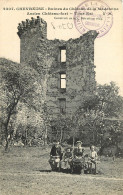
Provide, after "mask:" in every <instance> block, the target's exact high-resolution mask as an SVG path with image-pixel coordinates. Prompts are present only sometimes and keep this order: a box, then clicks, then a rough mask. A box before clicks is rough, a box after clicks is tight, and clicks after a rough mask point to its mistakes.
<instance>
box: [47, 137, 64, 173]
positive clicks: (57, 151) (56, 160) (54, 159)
mask: <svg viewBox="0 0 123 195" xmlns="http://www.w3.org/2000/svg"><path fill="white" fill-rule="evenodd" d="M62 156H63V152H62V147H61V146H60V145H59V142H58V141H54V144H53V146H52V148H51V151H50V160H49V163H50V166H51V168H52V170H53V169H54V168H53V167H54V165H55V167H56V168H59V170H60V167H61V163H60V161H61V160H62Z"/></svg>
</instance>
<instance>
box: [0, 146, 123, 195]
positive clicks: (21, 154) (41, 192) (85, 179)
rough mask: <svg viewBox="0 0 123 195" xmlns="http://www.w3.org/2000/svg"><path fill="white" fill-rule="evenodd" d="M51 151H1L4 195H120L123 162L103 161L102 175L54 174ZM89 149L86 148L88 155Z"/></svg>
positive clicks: (1, 191)
mask: <svg viewBox="0 0 123 195" xmlns="http://www.w3.org/2000/svg"><path fill="white" fill-rule="evenodd" d="M49 151H50V149H49V148H41V147H28V148H25V147H22V148H21V147H14V148H10V151H8V152H7V153H5V152H4V150H3V148H1V149H0V195H16V194H17V195H22V194H23V195H34V194H35V195H82V194H84V195H90V194H93V195H96V194H100V195H107V194H108V195H110V194H111V195H120V194H123V159H120V158H117V159H115V160H113V158H109V157H101V161H100V164H99V165H98V166H99V174H98V175H90V174H83V175H77V174H69V173H68V174H67V173H61V172H60V173H58V172H51V171H50V166H49V163H48V159H49ZM86 152H88V148H85V153H86Z"/></svg>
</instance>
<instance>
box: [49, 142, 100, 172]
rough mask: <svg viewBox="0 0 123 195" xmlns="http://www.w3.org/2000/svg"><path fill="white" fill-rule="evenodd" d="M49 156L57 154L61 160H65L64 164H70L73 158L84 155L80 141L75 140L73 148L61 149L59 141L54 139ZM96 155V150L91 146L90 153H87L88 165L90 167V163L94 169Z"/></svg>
mask: <svg viewBox="0 0 123 195" xmlns="http://www.w3.org/2000/svg"><path fill="white" fill-rule="evenodd" d="M50 156H51V157H52V156H59V157H60V161H61V162H65V163H66V164H69V165H70V163H71V160H72V159H73V158H75V159H77V158H79V157H83V156H84V148H83V147H82V142H81V141H77V142H76V146H75V147H74V148H67V149H66V150H65V151H63V148H62V147H61V145H60V143H59V142H58V141H54V143H53V146H52V148H51V152H50ZM97 157H98V156H97V152H96V151H95V147H94V146H91V147H90V154H88V167H89V168H90V169H91V168H92V165H94V166H95V170H96V161H97Z"/></svg>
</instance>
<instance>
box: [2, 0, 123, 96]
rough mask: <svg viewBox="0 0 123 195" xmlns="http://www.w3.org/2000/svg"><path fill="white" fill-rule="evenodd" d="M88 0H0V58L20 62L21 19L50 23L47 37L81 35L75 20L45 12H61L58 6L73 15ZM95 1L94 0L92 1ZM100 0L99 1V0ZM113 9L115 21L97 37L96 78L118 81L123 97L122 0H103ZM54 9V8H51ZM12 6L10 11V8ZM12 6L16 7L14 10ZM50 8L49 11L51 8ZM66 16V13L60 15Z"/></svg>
mask: <svg viewBox="0 0 123 195" xmlns="http://www.w3.org/2000/svg"><path fill="white" fill-rule="evenodd" d="M84 1H85V0H76V1H74V0H57V1H56V0H47V1H46V0H35V1H32V0H21V1H20V0H9V1H8V0H0V57H5V58H7V59H10V60H12V61H15V62H20V39H19V37H18V35H17V26H18V23H20V22H21V21H25V20H26V19H30V18H31V17H34V18H36V17H37V15H29V14H30V13H33V14H35V13H37V14H40V17H41V18H43V19H44V20H45V21H46V22H47V26H48V27H47V29H48V31H47V33H48V35H47V38H48V39H55V38H57V39H63V40H68V39H70V38H78V37H80V36H81V35H82V34H81V33H80V32H79V31H78V30H77V28H76V26H75V25H74V20H73V18H72V19H69V17H68V19H58V18H57V19H55V18H54V17H55V16H54V15H46V14H45V12H46V13H47V12H51V13H54V12H56V13H58V12H61V10H56V9H58V8H62V9H63V8H68V10H67V9H66V10H64V11H62V12H66V13H68V16H71V17H73V15H74V10H73V8H75V7H78V5H80V4H81V3H83V2H84ZM90 1H93V0H90ZM98 1H100V0H98ZM103 2H104V3H106V4H107V5H108V6H109V7H110V8H118V9H117V10H112V14H113V24H112V27H111V29H110V30H109V32H108V33H107V34H105V35H104V36H102V37H100V38H97V39H96V40H95V48H94V65H95V66H96V69H95V71H96V80H97V82H98V83H100V84H105V83H107V84H108V83H109V82H111V81H114V82H116V84H117V85H118V86H119V88H120V95H122V96H123V7H122V3H121V0H103ZM22 7H40V8H41V7H43V8H44V10H36V11H27V10H21V8H22ZM51 8H52V9H54V8H55V9H54V10H51ZM8 9H9V10H8ZM12 9H13V10H12ZM45 9H47V10H46V11H45ZM48 9H49V10H48ZM58 17H65V16H58Z"/></svg>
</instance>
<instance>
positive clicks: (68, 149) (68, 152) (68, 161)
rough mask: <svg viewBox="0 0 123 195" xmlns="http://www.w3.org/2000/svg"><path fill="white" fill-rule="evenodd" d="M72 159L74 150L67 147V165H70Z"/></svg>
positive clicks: (65, 159)
mask: <svg viewBox="0 0 123 195" xmlns="http://www.w3.org/2000/svg"><path fill="white" fill-rule="evenodd" d="M71 159H72V152H71V149H70V148H67V150H66V152H65V154H64V162H65V166H67V165H70V162H71Z"/></svg>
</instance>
